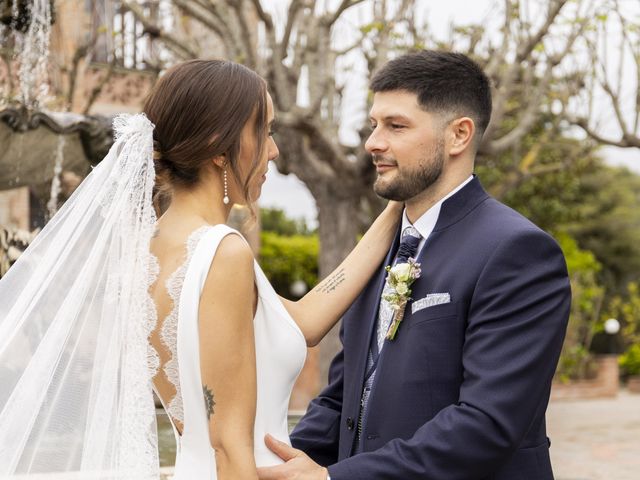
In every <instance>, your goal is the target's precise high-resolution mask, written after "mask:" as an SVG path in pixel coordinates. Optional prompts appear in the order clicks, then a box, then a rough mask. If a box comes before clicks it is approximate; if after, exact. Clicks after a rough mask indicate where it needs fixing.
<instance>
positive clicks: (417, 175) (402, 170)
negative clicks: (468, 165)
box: [373, 139, 444, 202]
mask: <svg viewBox="0 0 640 480" xmlns="http://www.w3.org/2000/svg"><path fill="white" fill-rule="evenodd" d="M383 159H384V160H385V161H386V162H388V161H389V160H391V162H392V163H395V164H396V165H398V162H396V161H395V159H393V158H389V157H384V156H382V155H373V163H378V161H382V160H383ZM386 162H385V163H386ZM443 168H444V139H440V140H438V142H437V143H436V145H434V147H433V149H431V151H430V152H428V153H427V154H426V155H425V157H424V158H423V159H421V160H420V161H419V162H418V165H417V166H415V167H400V165H398V166H397V168H396V170H395V177H393V178H392V179H390V180H387V179H385V178H384V177H383V176H381V175H378V178H376V181H375V183H374V184H373V191H374V192H376V194H377V195H379V196H381V197H382V198H386V199H387V200H396V201H399V202H406V201H407V200H410V199H411V198H413V197H415V196H416V195H418V194H420V193H422V192H424V191H425V190H426V189H427V188H429V187H430V186H431V185H433V184H434V183H436V182H437V181H438V179H439V178H440V176H441V175H442V170H443ZM389 173H391V172H389Z"/></svg>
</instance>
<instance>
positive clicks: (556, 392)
mask: <svg viewBox="0 0 640 480" xmlns="http://www.w3.org/2000/svg"><path fill="white" fill-rule="evenodd" d="M596 362H597V366H598V369H597V371H598V375H597V376H596V378H594V379H593V380H578V381H573V382H569V383H566V384H564V383H559V382H558V383H554V384H553V386H552V388H551V400H576V399H582V398H606V397H615V396H617V395H618V391H619V390H620V370H619V367H618V356H617V355H601V356H599V357H597V358H596Z"/></svg>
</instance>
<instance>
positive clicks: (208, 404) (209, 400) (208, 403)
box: [202, 385, 216, 420]
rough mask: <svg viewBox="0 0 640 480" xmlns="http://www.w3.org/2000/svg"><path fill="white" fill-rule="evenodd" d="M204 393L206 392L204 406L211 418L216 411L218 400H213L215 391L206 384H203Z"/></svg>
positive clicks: (208, 417)
mask: <svg viewBox="0 0 640 480" xmlns="http://www.w3.org/2000/svg"><path fill="white" fill-rule="evenodd" d="M202 393H203V394H204V406H205V408H206V410H207V420H210V419H211V415H213V414H214V413H215V412H214V410H213V407H215V405H216V402H215V401H214V400H213V392H212V391H211V389H210V388H209V387H207V386H206V385H203V386H202Z"/></svg>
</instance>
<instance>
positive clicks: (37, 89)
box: [0, 0, 113, 277]
mask: <svg viewBox="0 0 640 480" xmlns="http://www.w3.org/2000/svg"><path fill="white" fill-rule="evenodd" d="M54 22H55V9H54V2H53V0H0V50H1V51H2V59H3V60H4V65H0V191H3V190H9V189H14V188H17V187H22V186H29V187H30V192H31V194H32V196H34V197H35V198H37V199H39V200H40V202H39V203H40V204H41V210H42V212H41V215H40V218H41V219H42V222H41V223H42V224H43V223H44V222H46V220H47V219H48V218H50V217H51V216H52V215H53V214H54V213H55V212H56V210H57V208H58V206H59V204H60V202H61V201H63V200H64V199H65V198H66V197H68V196H69V195H70V193H71V192H72V191H73V189H74V188H75V186H77V184H78V183H79V181H80V180H81V179H82V178H83V177H84V176H85V175H86V174H87V173H88V171H89V169H90V168H91V166H92V165H95V164H97V163H98V162H99V161H100V159H102V158H103V157H104V156H105V155H106V153H107V152H108V150H109V148H110V146H111V144H112V133H113V132H112V130H111V119H110V118H108V117H102V116H87V115H79V114H75V113H71V112H54V111H49V110H47V108H46V105H47V104H48V103H49V101H50V100H51V99H50V98H49V97H48V85H49V80H48V66H49V65H48V63H49V39H50V34H51V25H52V24H53V23H54ZM39 226H40V227H41V226H42V225H39ZM32 237H33V232H20V231H16V229H11V228H8V227H7V226H3V225H1V224H0V239H2V241H0V264H1V265H2V268H0V277H1V276H2V274H3V273H4V271H6V269H7V268H8V267H9V266H10V265H11V263H13V261H15V259H16V258H17V256H18V254H19V251H20V250H23V249H24V248H26V246H27V245H28V242H29V241H30V239H31V238H32Z"/></svg>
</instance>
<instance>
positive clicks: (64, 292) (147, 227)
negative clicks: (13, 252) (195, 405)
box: [0, 114, 159, 480]
mask: <svg viewBox="0 0 640 480" xmlns="http://www.w3.org/2000/svg"><path fill="white" fill-rule="evenodd" d="M153 128H154V126H153V124H152V123H151V122H150V121H149V120H148V119H147V117H146V116H145V115H143V114H138V115H121V116H118V117H117V118H116V119H115V121H114V130H115V134H116V141H115V143H114V145H113V147H112V148H111V150H110V151H109V153H108V155H107V156H106V157H105V159H104V160H103V161H102V162H101V163H100V164H99V165H98V166H97V167H96V168H95V169H93V171H92V172H91V173H90V175H89V176H88V177H87V178H86V179H85V180H84V182H83V183H82V184H81V185H80V186H79V187H78V189H77V190H76V192H75V193H74V194H73V196H72V197H71V198H70V199H69V200H68V201H67V202H66V203H65V205H64V206H63V207H62V209H61V210H60V211H59V212H58V213H57V214H56V215H55V216H54V217H53V218H52V219H51V221H50V222H49V223H48V224H47V225H46V227H45V228H44V229H43V230H42V232H41V233H40V234H39V235H38V236H37V237H36V239H35V240H34V241H33V243H32V244H31V246H30V247H29V248H28V249H27V250H26V251H25V252H24V254H23V255H22V256H21V257H20V259H19V260H18V261H17V262H16V264H15V265H14V266H13V267H12V268H11V269H10V270H9V272H8V273H7V274H6V276H5V277H3V278H2V279H1V280H0V478H7V477H10V478H14V476H15V478H23V477H22V476H23V475H24V478H31V477H32V474H39V473H45V472H47V473H48V474H49V475H47V476H46V478H48V479H49V478H52V479H54V478H60V479H74V478H78V479H85V478H87V479H88V478H91V479H100V480H107V479H109V480H111V479H113V480H124V479H127V480H129V479H131V480H133V479H135V480H145V479H151V478H153V479H157V478H159V465H158V446H157V431H156V424H155V408H154V402H153V394H152V378H153V376H154V375H155V373H156V371H157V368H158V359H157V355H156V354H155V352H154V351H153V349H152V347H151V346H150V343H149V341H148V337H149V334H150V332H151V330H152V329H153V328H154V326H155V322H156V314H155V307H154V305H153V303H152V300H151V298H150V297H149V294H148V287H149V285H151V284H152V283H153V281H154V280H155V278H156V276H157V266H156V265H157V264H156V262H155V259H154V258H153V257H152V256H151V254H150V251H149V243H150V240H151V237H152V234H153V230H154V224H155V221H156V216H155V212H154V209H153V206H152V191H153V186H154V181H155V172H154V168H153ZM34 478H40V476H38V475H34Z"/></svg>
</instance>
